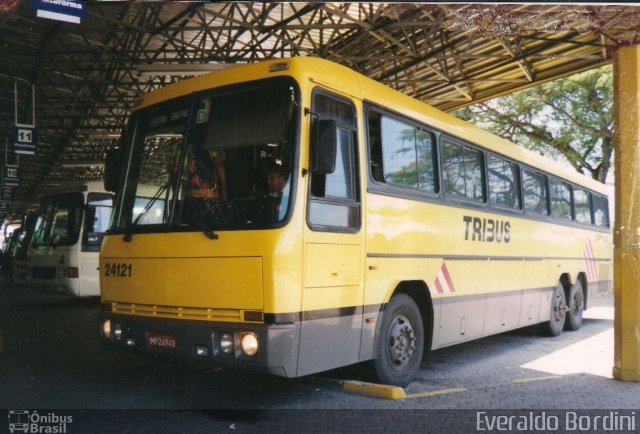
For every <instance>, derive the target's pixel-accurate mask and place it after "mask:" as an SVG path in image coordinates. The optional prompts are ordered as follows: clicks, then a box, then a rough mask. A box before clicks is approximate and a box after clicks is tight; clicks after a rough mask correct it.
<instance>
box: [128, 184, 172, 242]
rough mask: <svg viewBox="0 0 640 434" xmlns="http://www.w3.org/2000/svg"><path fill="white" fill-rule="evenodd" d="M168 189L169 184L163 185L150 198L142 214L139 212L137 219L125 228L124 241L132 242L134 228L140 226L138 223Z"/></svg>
mask: <svg viewBox="0 0 640 434" xmlns="http://www.w3.org/2000/svg"><path fill="white" fill-rule="evenodd" d="M167 189H168V186H167V185H162V186H161V187H160V188H159V189H158V191H157V192H156V194H154V195H153V197H152V198H151V199H150V200H149V202H147V204H146V205H145V206H144V208H143V209H142V211H141V212H140V214H138V216H137V217H136V219H135V220H134V221H133V222H132V223H131V224H130V225H128V226H127V228H126V229H125V232H124V237H123V238H122V241H126V242H130V241H131V239H132V238H133V228H134V227H136V226H138V223H140V222H141V221H142V219H143V218H144V217H145V216H146V215H147V213H148V212H149V210H150V209H151V208H152V207H153V205H154V204H155V203H156V202H157V201H158V199H160V197H161V196H162V194H163V193H164V192H166V191H167Z"/></svg>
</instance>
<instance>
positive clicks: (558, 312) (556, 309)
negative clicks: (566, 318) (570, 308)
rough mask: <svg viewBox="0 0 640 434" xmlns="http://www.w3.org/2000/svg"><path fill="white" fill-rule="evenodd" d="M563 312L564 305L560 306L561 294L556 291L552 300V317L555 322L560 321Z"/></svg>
mask: <svg viewBox="0 0 640 434" xmlns="http://www.w3.org/2000/svg"><path fill="white" fill-rule="evenodd" d="M563 314H564V306H562V296H561V295H560V293H559V292H557V291H556V293H555V297H554V301H553V319H554V320H555V321H556V322H560V321H561V320H562V317H563Z"/></svg>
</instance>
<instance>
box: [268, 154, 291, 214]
mask: <svg viewBox="0 0 640 434" xmlns="http://www.w3.org/2000/svg"><path fill="white" fill-rule="evenodd" d="M285 174H286V172H285V170H284V168H283V167H282V166H278V165H273V166H272V167H271V168H270V169H269V173H268V175H267V187H268V188H269V196H268V200H267V213H268V215H267V219H268V221H269V222H270V223H275V222H279V221H281V220H282V219H283V218H284V216H285V214H286V213H287V202H288V200H289V184H288V182H287V179H286V175H285Z"/></svg>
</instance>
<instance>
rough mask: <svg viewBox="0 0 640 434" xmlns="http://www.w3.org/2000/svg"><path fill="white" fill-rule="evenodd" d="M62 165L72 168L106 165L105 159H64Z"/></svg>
mask: <svg viewBox="0 0 640 434" xmlns="http://www.w3.org/2000/svg"><path fill="white" fill-rule="evenodd" d="M60 167H62V168H65V169H72V168H77V167H104V161H99V160H92V161H64V162H61V163H60Z"/></svg>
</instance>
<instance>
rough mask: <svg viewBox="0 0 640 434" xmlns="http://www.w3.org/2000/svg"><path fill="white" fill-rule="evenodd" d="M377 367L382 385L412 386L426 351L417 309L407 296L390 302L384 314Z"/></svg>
mask: <svg viewBox="0 0 640 434" xmlns="http://www.w3.org/2000/svg"><path fill="white" fill-rule="evenodd" d="M376 343H377V345H376V357H375V359H374V366H375V370H376V374H377V376H378V379H379V380H380V382H382V383H384V384H391V385H395V386H406V385H408V384H409V383H411V380H412V379H413V377H414V375H415V374H416V372H417V371H418V368H419V367H420V362H421V360H422V353H423V351H424V327H423V324H422V316H421V315H420V310H419V309H418V306H417V305H416V303H415V302H414V301H413V299H412V298H411V297H409V296H408V295H407V294H398V295H395V296H394V297H392V298H391V301H389V303H388V304H387V307H386V309H385V311H384V313H383V318H382V324H381V326H380V330H379V334H378V338H377V342H376Z"/></svg>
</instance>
